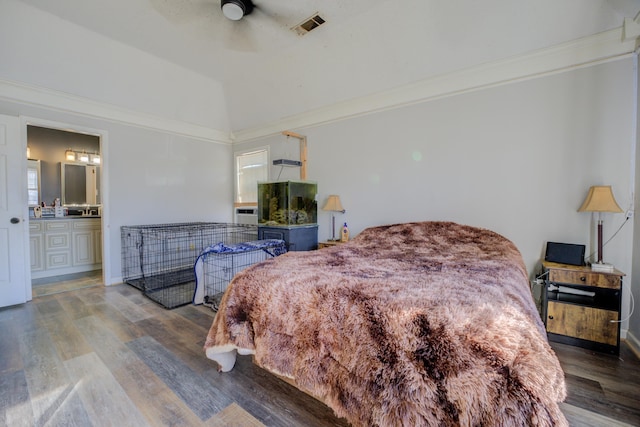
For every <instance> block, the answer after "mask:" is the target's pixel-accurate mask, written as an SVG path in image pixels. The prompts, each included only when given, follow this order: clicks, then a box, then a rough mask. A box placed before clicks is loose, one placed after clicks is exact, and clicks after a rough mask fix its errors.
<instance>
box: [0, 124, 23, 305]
mask: <svg viewBox="0 0 640 427" xmlns="http://www.w3.org/2000/svg"><path fill="white" fill-rule="evenodd" d="M25 150H26V148H25V149H24V150H23V147H22V142H21V140H20V120H19V119H18V118H17V117H11V116H3V115H0V307H5V306H7V305H14V304H20V303H23V302H26V301H27V289H30V286H29V287H27V276H28V273H27V265H28V263H27V260H28V257H27V253H26V251H25V249H26V248H25V242H26V237H27V234H26V233H27V231H28V224H27V223H26V220H27V218H25V217H24V216H25V214H26V213H27V211H26V206H27V204H26V200H25V196H26V182H24V180H23V179H22V178H23V177H22V171H23V166H24V165H26V151H25ZM25 173H26V169H25Z"/></svg>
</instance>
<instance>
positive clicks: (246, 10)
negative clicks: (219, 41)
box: [220, 0, 254, 21]
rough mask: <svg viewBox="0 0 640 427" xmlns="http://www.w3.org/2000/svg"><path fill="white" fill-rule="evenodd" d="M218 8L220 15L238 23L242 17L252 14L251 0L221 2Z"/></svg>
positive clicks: (225, 0)
mask: <svg viewBox="0 0 640 427" xmlns="http://www.w3.org/2000/svg"><path fill="white" fill-rule="evenodd" d="M220 7H221V8H222V14H223V15H224V16H225V17H226V18H228V19H231V20H232V21H239V20H240V19H242V17H244V16H246V15H249V14H250V13H251V12H253V7H254V6H253V2H252V1H251V0H222V2H221V5H220Z"/></svg>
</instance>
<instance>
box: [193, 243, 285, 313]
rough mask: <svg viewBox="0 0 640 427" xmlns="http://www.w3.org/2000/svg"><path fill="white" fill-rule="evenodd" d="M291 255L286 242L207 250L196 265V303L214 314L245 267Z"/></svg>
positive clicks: (237, 245) (229, 246) (218, 247)
mask: <svg viewBox="0 0 640 427" xmlns="http://www.w3.org/2000/svg"><path fill="white" fill-rule="evenodd" d="M285 252H287V244H286V242H285V241H284V240H279V239H266V240H255V241H250V242H242V243H238V244H232V245H225V244H222V243H219V244H216V245H213V246H210V247H208V248H207V249H205V250H204V251H203V252H202V254H200V256H199V257H198V259H197V261H196V264H195V267H194V268H195V273H196V291H195V293H194V297H193V302H194V304H205V305H207V306H208V307H211V308H212V309H213V310H214V311H217V310H218V305H219V303H220V300H221V299H222V294H223V293H224V291H225V290H226V289H227V286H228V285H229V282H231V279H233V277H234V276H235V275H236V274H237V273H239V272H240V271H242V270H244V269H245V268H247V267H249V266H251V265H253V264H257V263H259V262H262V261H265V260H267V259H269V258H273V257H276V256H278V255H282V254H283V253H285Z"/></svg>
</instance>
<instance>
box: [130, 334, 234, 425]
mask: <svg viewBox="0 0 640 427" xmlns="http://www.w3.org/2000/svg"><path fill="white" fill-rule="evenodd" d="M127 346H128V347H129V348H130V349H132V350H133V351H134V352H135V353H136V354H137V355H138V357H140V359H142V360H143V361H144V362H145V363H146V364H147V365H148V366H149V367H150V368H151V370H152V371H153V372H154V373H155V374H156V375H157V376H158V377H160V378H161V379H162V380H163V381H164V382H165V383H166V384H167V385H168V386H169V387H170V388H171V389H172V390H173V392H174V393H175V394H176V395H178V396H179V397H180V398H181V399H182V400H183V401H184V402H185V403H186V404H187V406H189V408H191V410H192V411H193V412H195V413H196V414H197V415H198V416H199V417H200V419H201V420H203V421H204V420H207V419H209V418H211V417H212V416H213V415H215V414H216V413H218V412H220V411H222V410H223V409H224V408H226V407H227V406H229V405H230V404H232V403H233V401H232V400H231V399H229V397H228V396H225V395H223V394H222V393H220V392H219V391H218V390H215V389H212V387H211V386H210V385H209V383H208V382H207V381H206V380H205V379H203V378H202V376H200V375H198V374H197V373H196V372H194V371H193V370H191V369H190V368H189V367H188V366H186V365H185V364H184V363H182V361H180V359H178V358H177V357H176V356H175V355H174V354H172V353H171V352H169V351H168V350H167V349H166V348H164V347H163V346H162V345H160V344H159V343H158V342H157V341H156V340H154V339H153V338H151V337H142V338H138V339H136V340H133V341H130V342H128V343H127Z"/></svg>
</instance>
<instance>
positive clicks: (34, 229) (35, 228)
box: [29, 221, 43, 233]
mask: <svg viewBox="0 0 640 427" xmlns="http://www.w3.org/2000/svg"><path fill="white" fill-rule="evenodd" d="M42 228H43V227H42V222H40V221H29V233H38V232H41V231H42Z"/></svg>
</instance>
